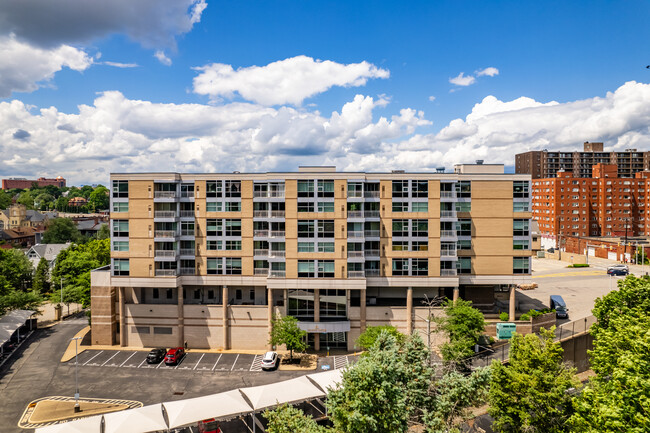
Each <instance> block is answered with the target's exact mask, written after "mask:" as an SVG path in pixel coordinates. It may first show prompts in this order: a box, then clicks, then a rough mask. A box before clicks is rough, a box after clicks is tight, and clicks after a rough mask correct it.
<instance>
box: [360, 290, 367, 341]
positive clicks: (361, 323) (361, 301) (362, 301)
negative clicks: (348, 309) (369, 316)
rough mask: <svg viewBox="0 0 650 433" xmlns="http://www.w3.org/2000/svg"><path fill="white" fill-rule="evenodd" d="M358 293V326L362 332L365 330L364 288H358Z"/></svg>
mask: <svg viewBox="0 0 650 433" xmlns="http://www.w3.org/2000/svg"><path fill="white" fill-rule="evenodd" d="M359 295H360V296H359V307H360V309H359V326H360V328H361V332H363V331H365V330H366V290H365V289H363V290H360V291H359Z"/></svg>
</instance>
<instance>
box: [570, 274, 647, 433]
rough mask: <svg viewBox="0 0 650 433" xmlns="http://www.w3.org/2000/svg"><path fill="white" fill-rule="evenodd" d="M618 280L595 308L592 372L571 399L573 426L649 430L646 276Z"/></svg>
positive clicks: (584, 429)
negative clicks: (584, 385)
mask: <svg viewBox="0 0 650 433" xmlns="http://www.w3.org/2000/svg"><path fill="white" fill-rule="evenodd" d="M618 284H619V286H618V287H619V289H618V290H615V291H612V292H610V293H609V294H607V295H605V296H604V297H603V298H602V299H597V300H596V304H595V307H594V309H593V312H594V316H596V319H597V322H596V323H595V324H594V325H593V326H592V327H591V330H590V332H591V334H592V335H593V337H594V343H593V347H594V349H593V350H592V351H591V352H590V362H591V367H592V369H593V370H594V372H596V377H595V378H592V380H591V381H590V382H589V383H588V384H587V386H586V387H585V388H584V389H583V390H582V392H581V393H580V394H579V395H578V396H577V397H576V398H575V400H574V407H575V410H576V413H575V415H574V416H573V417H572V418H571V425H572V427H573V429H574V431H578V432H605V433H609V432H622V431H624V432H632V433H640V432H647V431H649V430H650V400H649V397H648V396H650V357H649V356H648V354H649V353H650V337H649V336H650V316H648V313H647V311H648V305H649V304H650V278H648V277H643V278H635V277H627V278H626V279H625V280H623V281H619V283H618Z"/></svg>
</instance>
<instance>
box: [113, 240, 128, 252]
mask: <svg viewBox="0 0 650 433" xmlns="http://www.w3.org/2000/svg"><path fill="white" fill-rule="evenodd" d="M113 251H129V241H113Z"/></svg>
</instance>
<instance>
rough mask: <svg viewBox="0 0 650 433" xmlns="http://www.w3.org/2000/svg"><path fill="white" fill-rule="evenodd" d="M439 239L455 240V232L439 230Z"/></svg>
mask: <svg viewBox="0 0 650 433" xmlns="http://www.w3.org/2000/svg"><path fill="white" fill-rule="evenodd" d="M440 237H441V238H457V237H458V235H457V234H456V230H440Z"/></svg>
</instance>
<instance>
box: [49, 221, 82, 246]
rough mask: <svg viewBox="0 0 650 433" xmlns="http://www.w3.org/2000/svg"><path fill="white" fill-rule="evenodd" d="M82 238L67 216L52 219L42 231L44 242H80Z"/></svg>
mask: <svg viewBox="0 0 650 433" xmlns="http://www.w3.org/2000/svg"><path fill="white" fill-rule="evenodd" d="M82 240H83V236H81V233H79V230H78V229H77V226H75V225H74V222H72V220H71V219H69V218H55V219H53V220H52V221H50V225H49V226H48V228H47V230H46V231H45V233H43V243H44V244H63V243H66V242H81V241H82Z"/></svg>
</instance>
